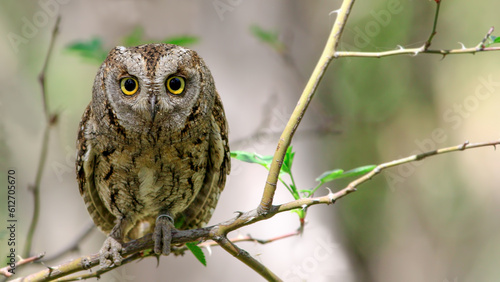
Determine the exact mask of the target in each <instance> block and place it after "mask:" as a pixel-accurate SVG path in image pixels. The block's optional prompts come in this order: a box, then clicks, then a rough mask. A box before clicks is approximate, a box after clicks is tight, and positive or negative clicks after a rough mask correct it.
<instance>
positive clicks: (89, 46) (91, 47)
mask: <svg viewBox="0 0 500 282" xmlns="http://www.w3.org/2000/svg"><path fill="white" fill-rule="evenodd" d="M66 50H68V51H70V52H74V53H77V54H78V55H80V56H81V57H83V58H86V59H91V60H92V61H97V62H98V63H100V62H102V61H104V59H106V56H107V55H108V51H107V50H104V48H103V46H102V41H101V39H100V38H98V37H93V38H92V39H90V40H88V41H78V42H75V43H72V44H70V45H68V46H67V47H66Z"/></svg>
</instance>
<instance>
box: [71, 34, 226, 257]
mask: <svg viewBox="0 0 500 282" xmlns="http://www.w3.org/2000/svg"><path fill="white" fill-rule="evenodd" d="M229 170H230V152H229V145H228V126H227V121H226V117H225V113H224V109H223V106H222V102H221V99H220V97H219V95H218V93H217V91H216V89H215V86H214V80H213V78H212V75H211V73H210V71H209V69H208V67H207V66H206V64H205V62H204V61H203V59H202V58H200V57H199V56H198V54H197V53H196V52H195V51H192V50H189V49H186V48H183V47H180V46H177V45H172V44H146V45H141V46H136V47H130V48H125V47H121V46H119V47H116V48H114V49H112V50H111V51H110V52H109V54H108V56H107V58H106V60H105V61H104V62H103V64H102V65H101V67H100V68H99V71H98V72H97V75H96V77H95V81H94V86H93V89H92V100H91V102H90V104H89V105H88V106H87V108H86V110H85V112H84V113H83V117H82V119H81V122H80V127H79V132H78V140H77V158H76V173H77V180H78V185H79V190H80V194H81V195H82V197H83V200H84V202H85V204H86V206H87V210H88V212H89V214H90V216H91V218H92V219H93V221H94V223H95V225H97V226H98V228H99V229H101V230H102V231H103V232H104V233H106V234H107V235H108V237H107V239H106V240H105V242H104V245H103V246H102V248H101V250H100V253H99V254H100V264H101V266H108V265H111V264H113V263H114V264H116V265H118V264H120V262H121V260H122V257H121V255H120V251H121V248H122V244H123V243H124V242H127V241H129V240H133V239H137V238H140V237H142V236H143V235H145V234H147V233H153V240H154V252H155V253H156V254H163V255H168V254H169V253H170V242H171V231H172V229H173V228H179V229H191V228H198V227H201V226H203V225H205V224H206V223H207V222H208V220H209V219H210V217H211V216H212V213H213V211H214V208H215V206H216V204H217V201H218V199H219V195H220V193H221V191H222V190H223V189H224V185H225V181H226V175H227V174H229ZM174 226H175V227H174Z"/></svg>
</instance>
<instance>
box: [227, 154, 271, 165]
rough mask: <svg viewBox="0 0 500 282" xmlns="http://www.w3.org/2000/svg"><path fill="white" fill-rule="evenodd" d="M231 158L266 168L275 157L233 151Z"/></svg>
mask: <svg viewBox="0 0 500 282" xmlns="http://www.w3.org/2000/svg"><path fill="white" fill-rule="evenodd" d="M231 157H232V158H235V159H237V160H240V161H243V162H247V163H255V164H260V165H263V166H264V167H266V168H267V167H268V166H269V165H270V164H271V162H272V161H273V156H261V155H259V154H257V153H249V152H245V151H232V152H231Z"/></svg>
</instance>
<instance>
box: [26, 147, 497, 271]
mask: <svg viewBox="0 0 500 282" xmlns="http://www.w3.org/2000/svg"><path fill="white" fill-rule="evenodd" d="M496 145H500V140H499V141H491V142H482V143H472V144H471V143H469V142H465V143H463V144H460V145H457V146H452V147H447V148H442V149H438V150H434V151H429V152H425V153H421V154H417V155H412V156H409V157H406V158H402V159H398V160H394V161H391V162H386V163H382V164H379V165H378V166H377V167H375V169H373V170H372V171H371V172H369V173H367V174H365V175H363V176H362V177H360V178H358V179H356V180H354V181H352V182H351V183H349V184H348V185H347V186H346V187H345V188H344V189H342V190H340V191H338V192H335V193H333V192H331V191H330V193H328V195H325V196H321V197H315V198H303V199H299V200H295V201H291V202H288V203H285V204H281V205H273V206H271V208H270V209H269V212H268V213H267V214H266V215H262V214H259V212H258V209H254V210H251V211H248V212H245V213H241V214H240V215H238V216H236V217H235V218H233V219H230V220H227V221H225V222H222V223H219V224H217V225H214V226H209V227H205V228H200V229H193V230H174V231H172V243H173V244H182V243H187V242H198V241H201V240H207V239H212V240H214V241H216V242H217V243H218V244H219V245H221V247H223V248H224V249H225V250H226V251H228V252H229V253H231V254H232V255H234V256H236V257H237V258H238V259H240V260H241V261H243V262H244V263H245V264H247V265H250V267H252V269H254V270H255V271H257V272H258V273H259V274H261V275H262V276H264V277H265V278H267V279H269V280H275V281H277V280H278V279H279V278H277V277H276V276H274V275H273V274H272V273H271V272H270V271H269V270H268V269H267V268H265V267H264V268H262V267H263V266H262V264H260V263H259V262H258V261H255V259H253V258H252V257H250V256H249V255H248V253H247V252H245V251H243V250H241V249H240V248H238V247H237V246H236V245H234V242H230V241H229V240H228V239H227V238H226V237H225V236H221V235H220V234H227V233H228V232H230V231H233V230H236V229H239V228H241V227H243V226H246V225H250V224H253V223H256V222H258V221H262V220H266V219H269V218H271V217H273V216H274V215H276V214H278V213H282V212H285V211H290V210H294V209H305V208H308V207H310V206H313V205H319V204H328V205H329V204H333V203H335V201H337V200H338V199H340V198H343V197H344V196H346V195H348V194H350V193H352V192H355V191H356V188H357V187H358V186H359V185H361V184H362V183H364V182H367V181H368V180H371V179H372V178H373V176H375V175H377V174H379V173H380V172H382V171H383V170H384V169H387V168H390V167H395V166H398V165H402V164H405V163H409V162H414V161H420V160H423V159H425V158H428V157H430V156H435V155H442V154H445V153H450V152H458V151H465V150H468V149H473V148H480V147H489V146H493V147H495V148H496ZM293 235H295V234H294V233H292V234H289V235H284V236H281V238H286V237H290V236H293ZM248 239H249V240H247V241H257V240H250V238H248ZM277 239H280V238H279V237H277V238H276V239H273V241H275V240H277ZM257 242H259V241H257ZM153 246H154V242H153V240H152V235H151V234H148V235H146V236H144V237H142V238H140V239H137V240H134V241H131V242H128V243H126V244H124V246H123V247H124V248H123V251H122V255H123V256H124V257H126V258H125V260H124V262H123V263H122V265H123V264H126V263H128V262H131V261H133V260H136V259H139V258H145V257H148V256H152V255H154V253H153V252H149V253H148V254H145V253H143V251H145V250H150V249H152V248H153ZM127 256H129V257H127ZM242 258H243V259H242ZM97 265H99V253H95V254H92V255H90V256H83V257H80V258H78V259H75V260H73V261H70V262H67V263H64V264H61V265H59V266H56V267H50V268H47V269H45V270H42V271H40V272H37V273H34V274H32V275H30V276H27V277H24V278H23V279H25V280H28V281H49V280H53V279H57V278H61V277H64V276H67V275H69V274H72V273H75V272H78V271H82V270H88V269H91V268H92V267H95V266H97ZM116 267H118V266H111V267H109V268H106V269H100V270H98V271H96V272H95V274H94V273H91V274H86V275H85V274H84V275H85V276H89V275H91V276H89V277H99V275H100V274H102V273H105V272H107V271H110V270H112V269H114V268H116ZM78 277H82V276H81V275H80V276H78ZM78 277H75V278H72V279H77V278H78ZM64 281H68V280H64Z"/></svg>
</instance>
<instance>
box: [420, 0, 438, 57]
mask: <svg viewBox="0 0 500 282" xmlns="http://www.w3.org/2000/svg"><path fill="white" fill-rule="evenodd" d="M439 7H441V1H436V14H435V15H434V23H433V24H432V31H431V34H430V35H429V39H427V41H426V42H425V45H424V46H425V50H427V49H428V48H429V46H431V43H432V39H433V38H434V36H435V35H436V27H437V22H438V18H439Z"/></svg>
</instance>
